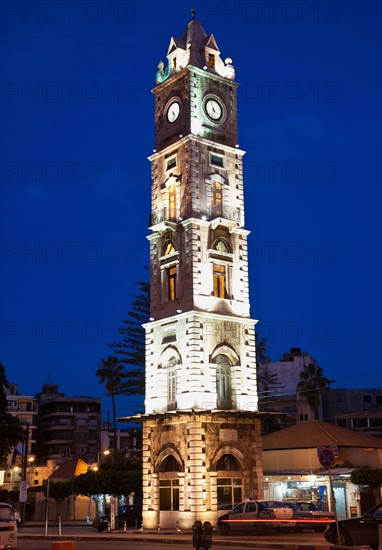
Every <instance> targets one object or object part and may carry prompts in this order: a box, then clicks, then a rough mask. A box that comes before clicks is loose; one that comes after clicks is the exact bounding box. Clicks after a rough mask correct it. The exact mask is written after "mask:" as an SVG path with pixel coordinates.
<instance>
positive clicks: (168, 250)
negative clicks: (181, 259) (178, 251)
mask: <svg viewBox="0 0 382 550" xmlns="http://www.w3.org/2000/svg"><path fill="white" fill-rule="evenodd" d="M173 252H175V247H174V245H173V244H172V242H171V241H168V242H167V243H166V244H165V247H164V251H163V255H164V256H168V255H169V254H173Z"/></svg>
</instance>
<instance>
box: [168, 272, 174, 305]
mask: <svg viewBox="0 0 382 550" xmlns="http://www.w3.org/2000/svg"><path fill="white" fill-rule="evenodd" d="M168 299H169V301H170V302H173V301H174V300H175V299H176V267H170V268H169V269H168Z"/></svg>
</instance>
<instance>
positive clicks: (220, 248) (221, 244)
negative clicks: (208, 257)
mask: <svg viewBox="0 0 382 550" xmlns="http://www.w3.org/2000/svg"><path fill="white" fill-rule="evenodd" d="M215 250H217V251H218V252H224V253H226V252H229V250H228V246H227V245H226V244H225V242H224V241H221V240H219V241H218V242H217V243H216V245H215Z"/></svg>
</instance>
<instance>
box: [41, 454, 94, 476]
mask: <svg viewBox="0 0 382 550" xmlns="http://www.w3.org/2000/svg"><path fill="white" fill-rule="evenodd" d="M88 469H89V466H88V465H87V464H86V462H84V461H83V460H82V459H81V458H70V459H69V460H66V461H65V462H64V463H63V464H61V466H60V467H59V468H57V470H56V471H55V472H53V474H52V475H51V476H49V479H53V480H54V481H60V480H63V479H70V478H72V477H75V476H78V475H80V474H86V472H87V471H88Z"/></svg>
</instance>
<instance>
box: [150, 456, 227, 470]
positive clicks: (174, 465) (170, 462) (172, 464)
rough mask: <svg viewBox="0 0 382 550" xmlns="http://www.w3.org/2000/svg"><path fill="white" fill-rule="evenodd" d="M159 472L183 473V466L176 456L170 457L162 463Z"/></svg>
mask: <svg viewBox="0 0 382 550" xmlns="http://www.w3.org/2000/svg"><path fill="white" fill-rule="evenodd" d="M222 458H223V457H222ZM158 471H159V472H181V471H182V465H181V464H180V463H179V462H178V461H177V460H176V458H175V457H174V456H172V455H169V456H167V457H166V458H165V459H164V460H163V461H162V463H161V465H160V466H159V470H158Z"/></svg>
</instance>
